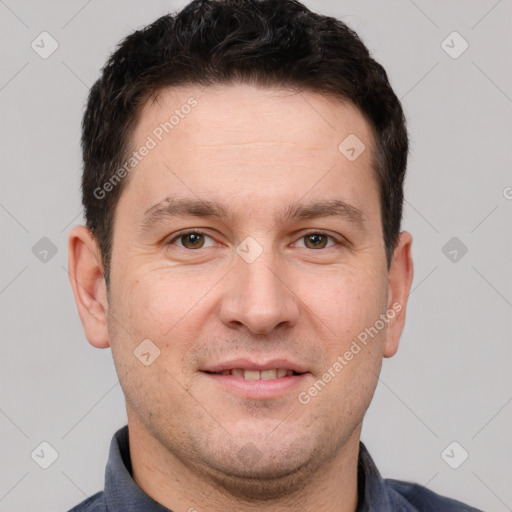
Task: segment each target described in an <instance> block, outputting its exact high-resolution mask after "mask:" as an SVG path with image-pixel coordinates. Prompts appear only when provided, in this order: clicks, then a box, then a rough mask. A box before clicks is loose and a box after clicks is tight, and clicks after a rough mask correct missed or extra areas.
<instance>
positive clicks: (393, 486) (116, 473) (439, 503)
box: [69, 425, 482, 512]
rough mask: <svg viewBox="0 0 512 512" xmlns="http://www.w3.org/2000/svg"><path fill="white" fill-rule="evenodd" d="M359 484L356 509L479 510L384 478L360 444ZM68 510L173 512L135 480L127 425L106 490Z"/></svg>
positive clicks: (112, 457) (115, 447)
mask: <svg viewBox="0 0 512 512" xmlns="http://www.w3.org/2000/svg"><path fill="white" fill-rule="evenodd" d="M358 487H359V505H358V508H357V512H482V511H481V510H478V509H476V508H472V507H469V506H467V505H464V504H463V503H460V502H459V501H455V500H452V499H449V498H444V497H442V496H439V495H438V494H435V493H434V492H432V491H430V490H428V489H427V488H425V487H422V486H421V485H418V484H413V483H408V482H402V481H399V480H390V479H383V478H382V477H381V476H380V473H379V471H378V469H377V467H376V466H375V463H374V462H373V460H372V458H371V457H370V454H369V453H368V450H367V449H366V448H365V446H364V444H363V443H360V449H359V462H358ZM69 512H172V511H169V509H168V508H166V507H164V506H163V505H160V504H159V503H157V502H156V501H155V500H153V499H152V498H150V497H149V496H148V495H147V494H146V493H145V492H144V491H143V490H142V489H141V488H140V487H139V486H138V485H137V484H136V483H135V482H134V480H133V478H132V465H131V460H130V446H129V444H128V426H127V425H125V426H124V427H123V428H121V429H119V430H118V431H117V432H116V433H115V435H114V437H113V438H112V443H111V445H110V454H109V458H108V462H107V467H106V470H105V489H104V490H103V491H101V492H98V493H96V494H94V495H93V496H91V497H90V498H87V499H86V500H85V501H83V502H82V503H80V504H79V505H77V506H76V507H73V508H72V509H71V510H70V511H69Z"/></svg>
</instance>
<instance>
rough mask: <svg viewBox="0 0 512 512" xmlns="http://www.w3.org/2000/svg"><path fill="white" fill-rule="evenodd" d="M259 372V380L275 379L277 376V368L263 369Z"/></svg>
mask: <svg viewBox="0 0 512 512" xmlns="http://www.w3.org/2000/svg"><path fill="white" fill-rule="evenodd" d="M259 373H260V374H261V380H270V379H275V378H276V376H277V368H276V369H275V370H263V371H261V372H259Z"/></svg>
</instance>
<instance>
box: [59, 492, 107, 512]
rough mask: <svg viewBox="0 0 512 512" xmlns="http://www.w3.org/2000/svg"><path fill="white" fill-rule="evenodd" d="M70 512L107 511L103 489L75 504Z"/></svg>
mask: <svg viewBox="0 0 512 512" xmlns="http://www.w3.org/2000/svg"><path fill="white" fill-rule="evenodd" d="M68 512H107V507H106V506H105V500H104V499H103V491H100V492H97V493H96V494H93V495H92V496H90V497H89V498H87V499H85V500H84V501H82V502H81V503H79V504H78V505H75V506H74V507H73V508H72V509H70V510H68Z"/></svg>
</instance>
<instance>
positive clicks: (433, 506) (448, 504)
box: [384, 478, 482, 512]
mask: <svg viewBox="0 0 512 512" xmlns="http://www.w3.org/2000/svg"><path fill="white" fill-rule="evenodd" d="M384 482H385V485H386V488H387V489H388V493H389V494H390V495H391V496H393V495H394V496H395V497H396V498H398V497H400V498H403V499H405V501H406V502H407V504H408V505H411V506H413V507H414V508H413V509H412V510H415V511H416V510H417V511H418V512H439V510H442V511H443V512H482V511H481V510H479V509H477V508H473V507H470V506H469V505H465V504H464V503H461V502H460V501H456V500H453V499H451V498H446V497H444V496H440V495H439V494H436V493H435V492H433V491H431V490H429V489H427V488H426V487H423V486H422V485H418V484H414V483H410V482H403V481H401V480H393V479H390V478H387V479H385V480H384Z"/></svg>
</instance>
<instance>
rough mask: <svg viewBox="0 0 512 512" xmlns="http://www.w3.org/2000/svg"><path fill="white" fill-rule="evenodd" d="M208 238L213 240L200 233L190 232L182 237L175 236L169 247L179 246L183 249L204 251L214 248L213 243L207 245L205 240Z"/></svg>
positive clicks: (182, 234)
mask: <svg viewBox="0 0 512 512" xmlns="http://www.w3.org/2000/svg"><path fill="white" fill-rule="evenodd" d="M208 238H209V239H211V237H210V236H208V235H206V234H205V233H201V232H200V231H189V232H188V233H181V235H178V236H175V237H174V238H173V239H172V240H171V241H170V242H169V245H177V246H178V247H181V248H183V249H203V248H207V247H212V246H213V244H212V243H211V244H210V245H205V239H208ZM212 242H213V240H212Z"/></svg>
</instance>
